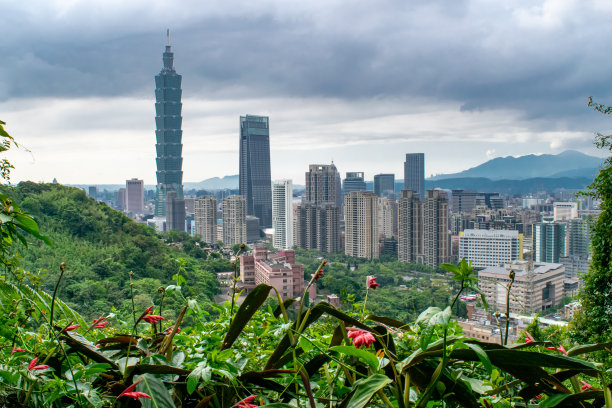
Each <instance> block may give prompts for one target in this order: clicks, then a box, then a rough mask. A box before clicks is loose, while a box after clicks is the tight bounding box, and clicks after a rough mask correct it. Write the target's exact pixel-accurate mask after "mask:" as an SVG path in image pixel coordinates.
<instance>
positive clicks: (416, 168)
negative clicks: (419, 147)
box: [404, 153, 425, 201]
mask: <svg viewBox="0 0 612 408" xmlns="http://www.w3.org/2000/svg"><path fill="white" fill-rule="evenodd" d="M404 190H412V191H414V192H415V193H417V194H418V195H419V199H420V200H421V201H424V200H425V153H407V154H406V161H405V162H404Z"/></svg>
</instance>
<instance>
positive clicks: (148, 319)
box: [142, 315, 165, 324]
mask: <svg viewBox="0 0 612 408" xmlns="http://www.w3.org/2000/svg"><path fill="white" fill-rule="evenodd" d="M142 320H144V321H145V322H147V323H151V324H155V323H157V322H158V321H160V320H165V319H164V318H163V317H161V316H158V315H149V316H144V317H143V318H142Z"/></svg>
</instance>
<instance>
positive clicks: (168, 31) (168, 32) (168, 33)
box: [166, 28, 170, 46]
mask: <svg viewBox="0 0 612 408" xmlns="http://www.w3.org/2000/svg"><path fill="white" fill-rule="evenodd" d="M166 36H167V37H168V44H166V45H167V46H170V29H169V28H167V29H166Z"/></svg>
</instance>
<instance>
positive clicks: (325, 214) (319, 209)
mask: <svg viewBox="0 0 612 408" xmlns="http://www.w3.org/2000/svg"><path fill="white" fill-rule="evenodd" d="M295 245H296V246H297V247H298V248H302V249H316V250H318V251H320V252H322V253H324V254H331V253H336V252H340V251H341V250H342V249H341V247H340V209H339V207H338V206H337V205H336V204H332V203H323V204H313V203H309V202H303V203H300V204H298V206H297V208H296V222H295Z"/></svg>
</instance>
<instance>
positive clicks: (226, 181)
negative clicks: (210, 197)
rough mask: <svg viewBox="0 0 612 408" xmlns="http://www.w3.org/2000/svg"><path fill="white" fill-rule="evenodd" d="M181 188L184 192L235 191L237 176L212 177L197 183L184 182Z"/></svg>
mask: <svg viewBox="0 0 612 408" xmlns="http://www.w3.org/2000/svg"><path fill="white" fill-rule="evenodd" d="M183 188H184V189H185V190H191V189H195V190H237V189H238V175H237V174H235V175H233V176H225V177H223V178H219V177H213V178H209V179H206V180H202V181H199V182H195V183H194V182H186V183H184V186H183Z"/></svg>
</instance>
